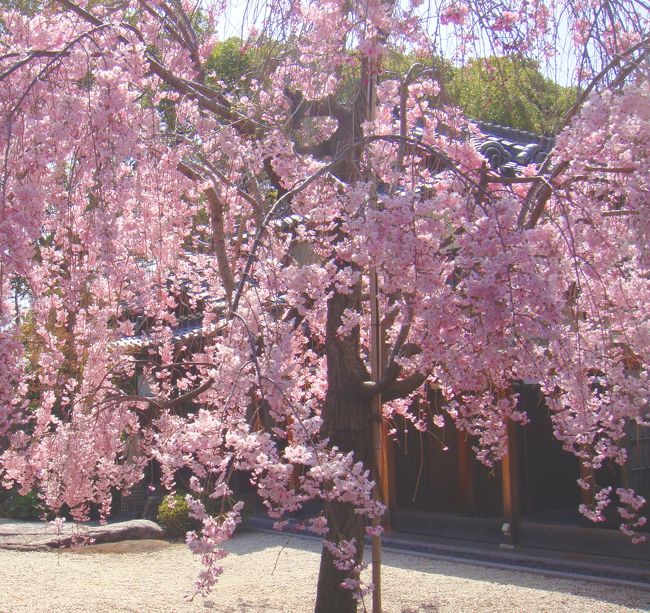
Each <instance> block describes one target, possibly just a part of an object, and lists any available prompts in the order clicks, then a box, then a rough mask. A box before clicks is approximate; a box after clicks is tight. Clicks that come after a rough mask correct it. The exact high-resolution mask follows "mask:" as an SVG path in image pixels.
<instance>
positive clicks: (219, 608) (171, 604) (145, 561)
mask: <svg viewBox="0 0 650 613" xmlns="http://www.w3.org/2000/svg"><path fill="white" fill-rule="evenodd" d="M32 526H33V524H32ZM226 548H227V549H228V551H229V552H230V554H231V555H229V556H228V557H227V558H226V559H225V560H224V567H225V571H224V574H223V575H222V578H221V580H220V582H219V584H218V585H217V587H216V589H215V591H214V592H213V593H212V594H211V595H210V596H209V597H208V598H202V597H200V596H197V597H195V598H194V599H193V600H189V598H188V597H189V596H190V595H191V593H192V585H193V581H194V578H195V577H196V575H197V572H198V571H199V570H200V563H199V560H198V559H197V558H196V557H195V556H193V555H192V554H191V553H190V552H189V550H188V549H187V547H186V546H185V545H184V544H182V543H168V542H166V541H162V540H138V541H123V542H119V543H111V544H103V545H94V546H87V547H81V548H77V549H74V550H62V551H53V552H49V551H48V552H46V551H29V552H24V551H11V550H0V568H1V569H2V571H1V573H0V611H1V612H2V613H14V612H16V613H17V612H29V613H40V612H45V611H49V612H55V611H56V612H57V613H76V612H91V611H92V612H106V613H109V612H110V613H120V612H137V613H156V612H169V613H172V612H173V613H178V612H184V611H188V612H191V611H204V612H205V611H211V612H212V611H214V612H220V613H244V612H245V613H267V612H269V613H270V612H279V611H283V612H286V613H302V612H303V611H304V612H308V611H311V610H313V603H314V598H315V586H316V578H317V574H318V564H319V550H320V545H319V543H318V541H316V540H314V539H310V538H305V537H302V536H296V535H285V534H279V533H269V532H264V531H246V532H242V533H241V534H236V535H235V537H234V539H233V540H232V541H231V542H230V543H228V544H227V547H226ZM384 564H385V567H384V575H383V582H384V611H385V612H386V613H415V612H416V611H417V612H426V613H492V612H495V613H497V612H498V613H518V612H526V613H535V612H540V613H541V612H548V613H577V612H580V613H614V612H616V613H622V612H631V611H648V610H650V591H646V590H637V589H632V588H630V587H620V586H619V587H613V586H612V585H611V584H610V585H606V584H602V583H597V582H592V581H588V580H576V579H564V578H557V577H548V576H543V575H538V574H531V573H526V572H520V571H516V570H515V571H512V570H505V569H495V568H486V567H482V566H477V565H470V564H465V563H461V562H455V561H447V560H440V559H435V558H433V557H431V556H428V557H427V556H424V555H409V554H405V553H398V552H394V551H385V552H384ZM370 605H371V603H370V601H369V600H368V601H367V602H366V606H367V607H368V609H370ZM360 611H363V607H360Z"/></svg>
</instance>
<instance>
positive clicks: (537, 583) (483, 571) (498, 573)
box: [224, 528, 650, 613]
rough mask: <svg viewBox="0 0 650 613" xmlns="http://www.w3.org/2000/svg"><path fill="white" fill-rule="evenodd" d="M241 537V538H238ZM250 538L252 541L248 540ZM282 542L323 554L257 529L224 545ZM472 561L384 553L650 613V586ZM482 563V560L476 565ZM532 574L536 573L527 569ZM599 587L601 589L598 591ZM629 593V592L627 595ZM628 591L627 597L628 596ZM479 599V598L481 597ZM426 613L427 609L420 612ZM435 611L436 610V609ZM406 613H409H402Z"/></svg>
mask: <svg viewBox="0 0 650 613" xmlns="http://www.w3.org/2000/svg"><path fill="white" fill-rule="evenodd" d="M238 536H239V537H241V538H238ZM246 537H248V538H246ZM278 541H280V543H281V544H283V547H284V549H285V550H291V549H298V550H302V551H311V552H319V551H320V549H321V544H320V539H318V538H315V537H311V536H307V535H305V534H304V533H296V532H294V533H285V532H273V533H272V532H269V531H258V530H253V529H246V528H244V529H240V530H239V531H238V532H237V533H236V534H235V536H234V538H233V539H232V540H231V541H230V542H229V543H226V544H225V545H224V549H226V550H227V551H229V552H230V553H231V554H232V555H244V554H251V553H254V552H255V551H263V550H265V549H267V548H269V547H277V546H278ZM369 556H370V547H369V546H368V545H367V546H366V561H369ZM469 562H471V561H469V560H468V561H467V562H466V561H464V560H462V559H449V560H441V559H435V558H432V557H428V556H426V554H424V555H423V554H421V553H420V552H417V551H414V552H408V551H399V552H398V551H394V550H389V549H384V550H383V552H382V563H383V564H384V565H385V566H388V567H393V568H400V569H405V570H409V571H412V572H420V573H424V574H427V575H441V576H444V577H455V578H457V579H467V580H472V581H482V582H486V583H492V584H499V585H503V586H517V587H523V588H527V589H531V590H540V591H546V592H556V593H562V594H571V595H574V596H587V597H595V598H598V599H599V600H602V601H604V602H608V603H610V604H614V605H618V606H621V607H632V608H634V607H638V606H639V603H642V604H641V606H642V607H643V608H644V609H648V610H649V611H650V584H648V587H647V589H635V588H633V587H628V586H621V588H619V587H616V586H612V585H605V584H603V583H599V582H598V580H597V579H593V578H592V579H588V578H587V577H585V578H584V579H583V578H582V577H578V576H571V577H566V578H562V577H555V576H548V575H544V574H543V571H542V570H540V571H539V574H535V572H521V571H519V569H518V568H517V567H516V566H513V567H512V568H505V569H503V568H491V567H489V566H479V565H477V566H474V565H470V563H469ZM474 563H475V564H476V563H480V560H476V561H474ZM526 570H528V571H531V570H532V571H535V569H530V568H527V569H526ZM595 586H598V589H594V588H595ZM627 590H629V591H627ZM625 591H627V594H626V593H625ZM630 592H633V593H635V594H636V598H635V599H634V600H635V602H634V603H632V602H631V601H630ZM477 597H479V595H478V594H477ZM420 610H426V609H420ZM431 610H433V611H435V606H434V608H433V609H431ZM402 613H406V612H402Z"/></svg>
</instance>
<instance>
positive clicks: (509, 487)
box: [500, 419, 519, 549]
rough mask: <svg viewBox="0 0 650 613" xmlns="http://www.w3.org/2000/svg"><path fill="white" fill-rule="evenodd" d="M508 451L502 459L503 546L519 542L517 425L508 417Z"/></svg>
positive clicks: (511, 546)
mask: <svg viewBox="0 0 650 613" xmlns="http://www.w3.org/2000/svg"><path fill="white" fill-rule="evenodd" d="M507 437H508V443H507V445H508V452H507V453H506V455H505V456H504V457H503V460H501V481H502V484H503V526H502V528H501V532H502V534H503V542H502V543H501V545H500V546H501V547H505V548H509V549H510V548H513V547H515V545H517V543H518V542H519V533H518V532H519V465H518V458H517V426H516V424H515V423H514V422H513V421H512V420H511V419H508V425H507Z"/></svg>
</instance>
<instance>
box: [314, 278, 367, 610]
mask: <svg viewBox="0 0 650 613" xmlns="http://www.w3.org/2000/svg"><path fill="white" fill-rule="evenodd" d="M327 306H328V309H327V330H326V337H325V354H326V356H327V379H328V389H327V394H326V397H325V403H324V405H323V413H322V416H323V427H322V434H323V436H326V437H328V438H329V439H330V444H331V445H333V446H336V447H338V448H339V449H340V450H341V451H343V452H349V451H352V452H354V456H355V459H356V460H357V461H361V462H363V464H364V465H365V466H366V467H371V466H372V438H371V427H370V426H371V419H372V409H371V403H370V399H369V398H367V397H364V396H363V394H362V393H361V384H362V382H363V381H366V380H367V379H368V376H369V375H368V371H367V369H366V367H365V364H364V363H363V360H362V359H361V357H360V352H359V345H360V343H359V329H358V328H355V329H353V330H352V331H351V332H350V334H349V335H348V336H346V337H344V338H340V337H339V336H338V334H337V330H338V328H339V326H340V325H341V323H342V320H341V315H342V313H343V311H344V310H345V309H346V308H350V309H354V310H358V309H360V308H361V287H360V285H359V284H357V287H356V288H355V289H354V290H353V291H352V292H351V293H350V294H339V293H335V294H334V295H333V296H332V297H331V298H330V299H329V301H328V305H327ZM326 517H327V520H328V525H329V532H328V535H327V538H328V540H330V541H333V542H338V541H340V540H352V539H354V540H355V542H356V545H357V555H356V558H355V560H356V562H360V561H361V559H362V558H363V546H364V537H365V530H364V529H365V520H364V518H363V517H360V516H359V515H358V514H357V513H355V512H354V506H353V505H351V504H349V503H340V502H332V503H330V504H328V505H327V507H326ZM348 576H349V575H348V574H347V573H346V572H345V571H341V570H339V569H338V568H336V566H335V565H334V560H333V556H332V554H331V552H330V551H329V550H328V549H327V548H326V547H323V553H322V556H321V565H320V571H319V576H318V590H317V595H316V608H315V611H316V613H334V612H336V613H355V612H356V611H357V601H356V599H355V598H354V596H353V594H352V592H351V591H350V590H347V589H344V588H342V587H341V582H342V581H343V580H344V579H345V578H346V577H348Z"/></svg>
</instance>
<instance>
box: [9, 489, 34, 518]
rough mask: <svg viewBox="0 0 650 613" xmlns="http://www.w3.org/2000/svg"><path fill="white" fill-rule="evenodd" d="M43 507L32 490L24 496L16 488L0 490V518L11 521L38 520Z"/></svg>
mask: <svg viewBox="0 0 650 613" xmlns="http://www.w3.org/2000/svg"><path fill="white" fill-rule="evenodd" d="M42 514H43V507H42V505H41V501H40V500H39V498H38V495H37V494H36V492H35V491H34V490H32V491H31V492H28V493H27V494H25V495H24V496H23V495H21V494H19V493H18V490H17V489H16V488H13V489H11V490H0V517H9V518H11V519H40V518H41V515H42Z"/></svg>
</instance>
